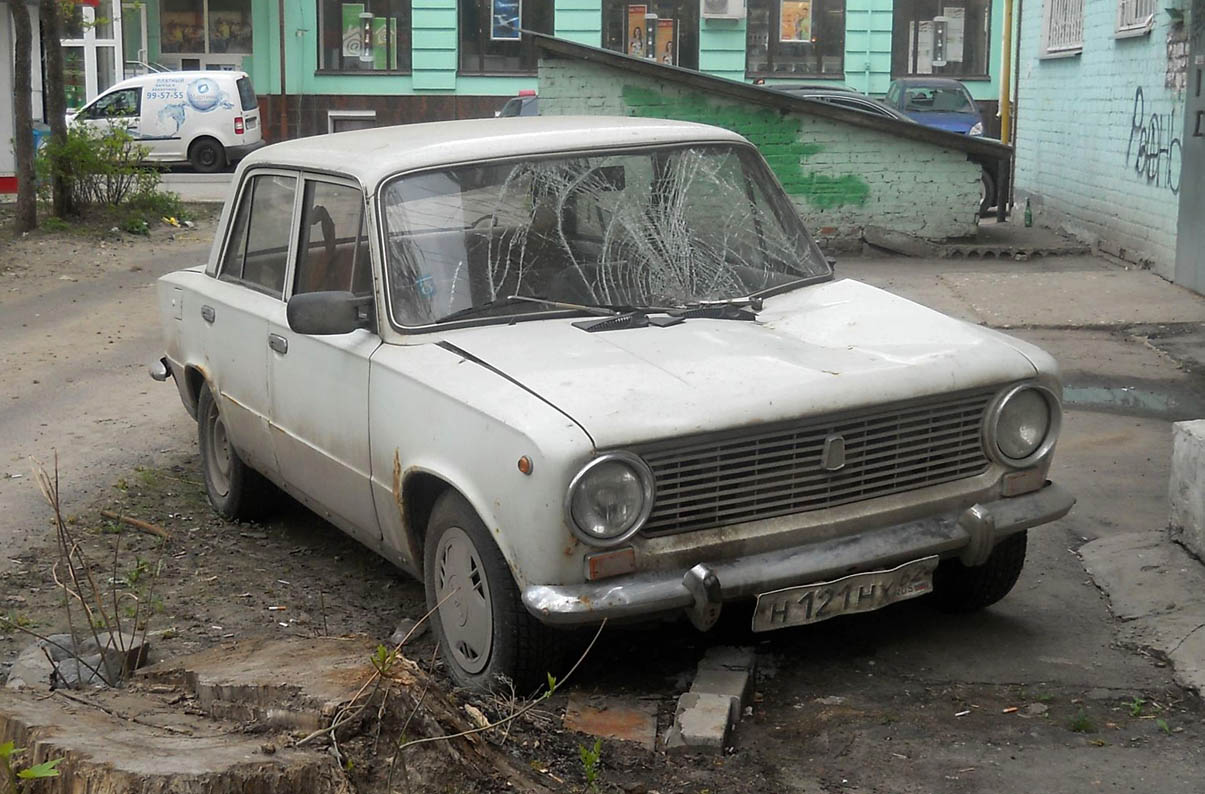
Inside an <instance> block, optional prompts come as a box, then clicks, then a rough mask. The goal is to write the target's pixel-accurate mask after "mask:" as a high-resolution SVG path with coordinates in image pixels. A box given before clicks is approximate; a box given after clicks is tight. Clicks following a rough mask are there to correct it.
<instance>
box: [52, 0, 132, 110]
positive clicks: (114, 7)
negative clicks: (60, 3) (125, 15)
mask: <svg viewBox="0 0 1205 794" xmlns="http://www.w3.org/2000/svg"><path fill="white" fill-rule="evenodd" d="M121 29H122V28H121V3H120V2H117V1H116V0H96V1H95V2H89V3H88V4H84V5H75V6H73V7H72V15H71V18H70V19H69V20H68V21H67V25H66V30H65V33H66V34H67V35H66V37H65V38H63V40H62V43H63V49H64V52H63V67H64V78H65V83H66V91H67V107H68V108H69V109H70V108H79V107H82V106H83V105H84V104H85V103H87V102H91V101H92V100H93V99H95V98H96V97H97V96H98V95H99V94H101V93H103V92H104V91H105V90H107V89H108V88H109V86H111V85H113V84H114V83H116V82H117V81H119V80H121V79H122V77H123V76H124V73H125V72H124V68H123V61H124V58H123V57H122V40H121Z"/></svg>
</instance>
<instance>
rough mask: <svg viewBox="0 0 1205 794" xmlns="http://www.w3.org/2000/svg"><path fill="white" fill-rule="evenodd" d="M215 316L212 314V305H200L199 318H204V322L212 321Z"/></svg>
mask: <svg viewBox="0 0 1205 794" xmlns="http://www.w3.org/2000/svg"><path fill="white" fill-rule="evenodd" d="M216 316H217V315H215V314H214V312H213V307H212V306H208V305H206V306H202V307H201V319H202V320H204V321H205V322H207V323H212V322H213V320H214V317H216Z"/></svg>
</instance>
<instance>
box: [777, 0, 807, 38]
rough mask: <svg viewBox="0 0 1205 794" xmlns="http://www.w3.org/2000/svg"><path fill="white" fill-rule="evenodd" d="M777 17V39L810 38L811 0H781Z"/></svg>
mask: <svg viewBox="0 0 1205 794" xmlns="http://www.w3.org/2000/svg"><path fill="white" fill-rule="evenodd" d="M781 8H782V11H781V14H780V16H779V19H778V40H779V41H788V42H798V41H811V40H812V0H782V4H781Z"/></svg>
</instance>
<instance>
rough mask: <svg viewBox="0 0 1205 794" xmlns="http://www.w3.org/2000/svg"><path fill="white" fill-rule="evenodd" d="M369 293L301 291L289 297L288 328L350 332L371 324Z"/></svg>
mask: <svg viewBox="0 0 1205 794" xmlns="http://www.w3.org/2000/svg"><path fill="white" fill-rule="evenodd" d="M372 307H373V303H372V296H371V295H369V296H367V297H363V298H358V297H356V296H355V295H353V294H352V293H350V292H343V291H334V290H332V291H325V292H303V293H302V294H300V295H294V296H293V297H291V298H289V304H288V306H287V307H286V310H285V314H286V316H287V317H288V319H289V328H291V329H292V330H294V331H296V332H297V333H299V334H310V335H312V336H322V335H327V334H350V333H351V332H352V331H354V330H356V329H357V328H372V325H373V308H372Z"/></svg>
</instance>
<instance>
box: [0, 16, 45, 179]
mask: <svg viewBox="0 0 1205 794" xmlns="http://www.w3.org/2000/svg"><path fill="white" fill-rule="evenodd" d="M29 24H30V29H31V30H32V31H33V42H32V45H33V46H32V58H33V63H34V69H33V75H32V80H31V83H32V85H31V89H32V90H31V94H32V96H31V97H30V98H31V100H32V102H33V117H34V121H35V122H37V121H41V120H44V118H45V115H44V113H43V109H42V69H41V67H40V66H38V64H40V63H41V62H42V48H41V44H40V43H39V41H38V39H39V36H38V9H37V6H30V7H29ZM15 49H16V48H15V46H14V43H13V23H12V18H11V17H10V15H9V11H8V6H7V5H5V6H4V7H3V8H0V52H2V53H4V57H2V58H0V111H2V112H0V176H12V175H13V174H14V173H16V159H15V158H14V156H13V135H14V134H15V130H14V129H13V115H14V114H13V108H14V104H13V54H14V53H13V51H14V50H15Z"/></svg>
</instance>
